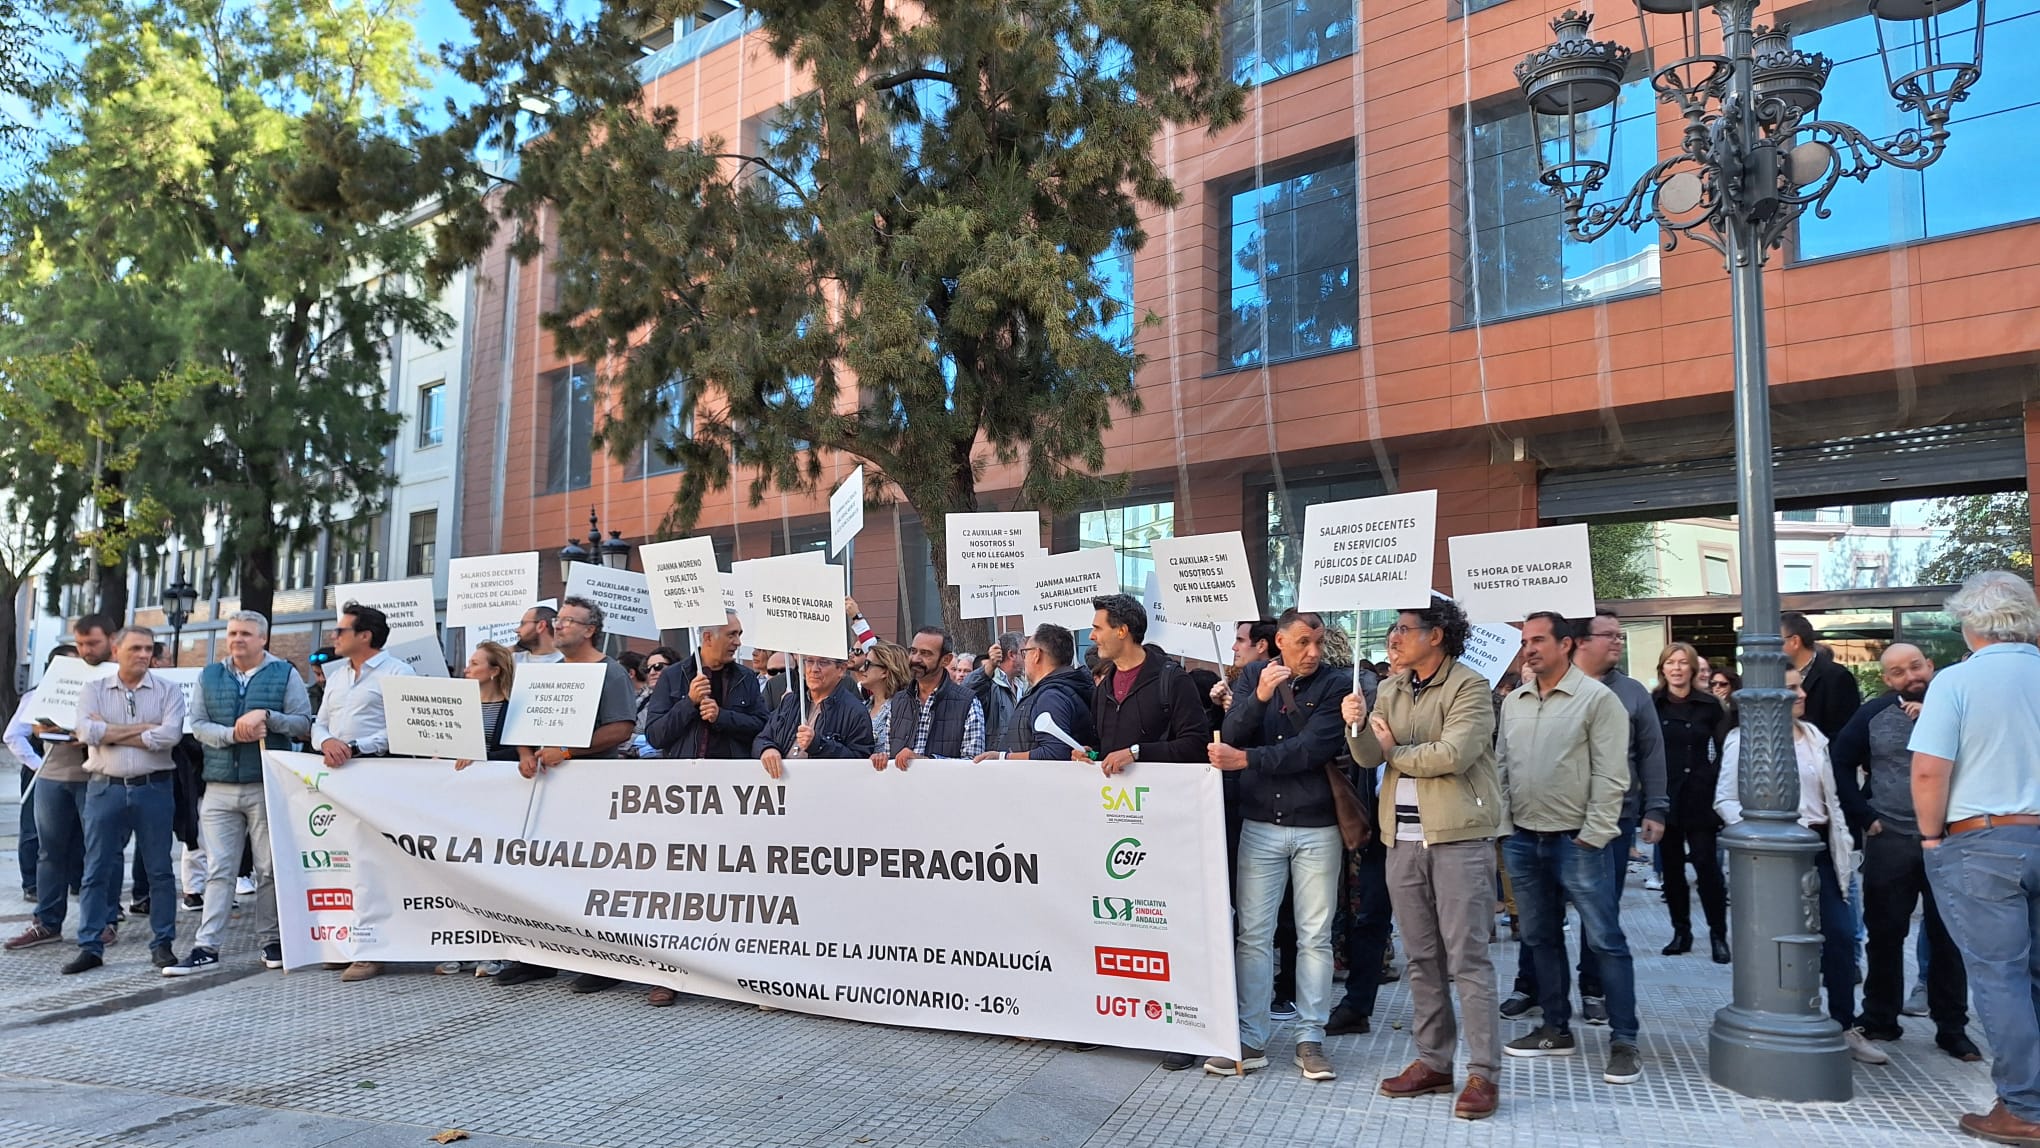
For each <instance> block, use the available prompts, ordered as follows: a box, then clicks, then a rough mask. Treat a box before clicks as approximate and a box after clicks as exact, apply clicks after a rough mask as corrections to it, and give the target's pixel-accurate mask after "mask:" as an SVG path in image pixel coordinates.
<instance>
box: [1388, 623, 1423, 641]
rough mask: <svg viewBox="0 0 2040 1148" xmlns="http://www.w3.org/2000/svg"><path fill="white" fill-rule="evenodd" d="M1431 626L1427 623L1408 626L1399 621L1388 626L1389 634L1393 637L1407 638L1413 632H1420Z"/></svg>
mask: <svg viewBox="0 0 2040 1148" xmlns="http://www.w3.org/2000/svg"><path fill="white" fill-rule="evenodd" d="M1430 628H1431V627H1429V626H1425V625H1416V626H1406V625H1404V624H1402V623H1401V622H1397V623H1396V624H1395V625H1393V626H1390V627H1389V628H1388V636H1389V637H1391V638H1407V637H1409V636H1410V635H1411V634H1415V633H1420V632H1422V631H1424V630H1428V629H1430Z"/></svg>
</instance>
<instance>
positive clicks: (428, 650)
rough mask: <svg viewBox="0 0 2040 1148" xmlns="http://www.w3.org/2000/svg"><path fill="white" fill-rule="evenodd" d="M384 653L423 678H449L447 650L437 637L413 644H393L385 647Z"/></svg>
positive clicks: (412, 642) (420, 639)
mask: <svg viewBox="0 0 2040 1148" xmlns="http://www.w3.org/2000/svg"><path fill="white" fill-rule="evenodd" d="M383 653H385V654H388V655H389V656H390V657H392V658H395V659H396V660H398V661H400V662H402V663H404V664H405V665H407V666H409V667H411V672H412V673H414V674H417V675H418V676H419V677H421V678H443V677H446V676H447V674H446V649H445V647H443V646H441V645H440V644H439V638H438V637H437V636H436V635H435V636H433V637H429V638H419V639H417V640H416V641H411V642H391V643H390V644H389V645H387V646H384V647H383Z"/></svg>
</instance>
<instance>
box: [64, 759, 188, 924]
mask: <svg viewBox="0 0 2040 1148" xmlns="http://www.w3.org/2000/svg"><path fill="white" fill-rule="evenodd" d="M176 803H177V798H176V795H175V794H173V793H172V792H171V779H170V775H169V774H168V773H167V772H165V773H161V774H152V775H151V780H149V781H147V782H144V783H141V784H137V785H126V784H123V783H121V782H120V781H119V780H116V779H109V778H105V777H95V778H93V779H92V780H91V781H89V782H87V783H86V790H85V806H84V831H85V889H84V891H83V892H82V893H80V894H79V897H78V913H79V917H80V921H79V923H78V947H79V948H80V949H82V950H84V951H85V952H88V953H99V952H101V951H102V950H103V948H104V946H103V945H102V944H101V942H100V933H101V931H102V930H104V929H105V928H106V926H108V925H110V924H112V923H113V921H114V915H115V909H116V908H118V906H119V904H120V855H121V850H122V849H123V848H125V847H126V845H127V840H128V838H129V837H130V836H132V837H133V838H134V840H135V853H136V855H137V856H138V857H140V858H141V860H142V863H143V864H144V865H146V866H147V867H148V871H149V879H150V883H151V884H152V885H155V886H158V887H160V888H162V889H163V891H164V896H163V897H162V898H161V899H160V900H153V901H151V902H150V904H149V929H150V942H149V943H150V945H151V947H154V946H156V945H167V944H169V943H170V942H172V941H174V940H176V939H177V898H175V897H173V896H170V895H169V894H170V891H171V890H173V889H175V888H177V882H176V880H175V879H173V878H172V877H171V875H170V839H171V831H170V823H171V819H172V817H173V816H174V815H175V811H176V807H177V805H176Z"/></svg>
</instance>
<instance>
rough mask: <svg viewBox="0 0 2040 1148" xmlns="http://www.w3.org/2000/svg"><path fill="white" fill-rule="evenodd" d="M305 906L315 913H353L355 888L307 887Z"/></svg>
mask: <svg viewBox="0 0 2040 1148" xmlns="http://www.w3.org/2000/svg"><path fill="white" fill-rule="evenodd" d="M305 908H307V909H309V910H311V911H312V912H314V913H351V912H353V911H354V890H352V889H306V890H305Z"/></svg>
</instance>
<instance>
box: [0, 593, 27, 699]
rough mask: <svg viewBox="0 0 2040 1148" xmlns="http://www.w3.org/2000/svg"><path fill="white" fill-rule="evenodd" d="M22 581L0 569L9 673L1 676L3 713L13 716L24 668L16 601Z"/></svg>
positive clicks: (1, 642) (2, 636) (0, 642)
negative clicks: (15, 607)
mask: <svg viewBox="0 0 2040 1148" xmlns="http://www.w3.org/2000/svg"><path fill="white" fill-rule="evenodd" d="M21 582H22V579H21V578H20V576H19V575H16V574H15V573H14V572H13V571H11V570H6V569H0V650H5V651H6V656H7V671H6V672H5V673H0V711H4V712H6V713H9V714H12V713H13V712H14V707H15V706H17V705H20V704H21V690H20V688H19V685H20V683H19V681H18V680H17V677H16V674H17V672H18V671H19V670H20V668H21V628H20V616H19V614H18V612H17V611H16V610H15V609H14V600H15V599H16V598H17V597H19V596H20V594H21Z"/></svg>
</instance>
